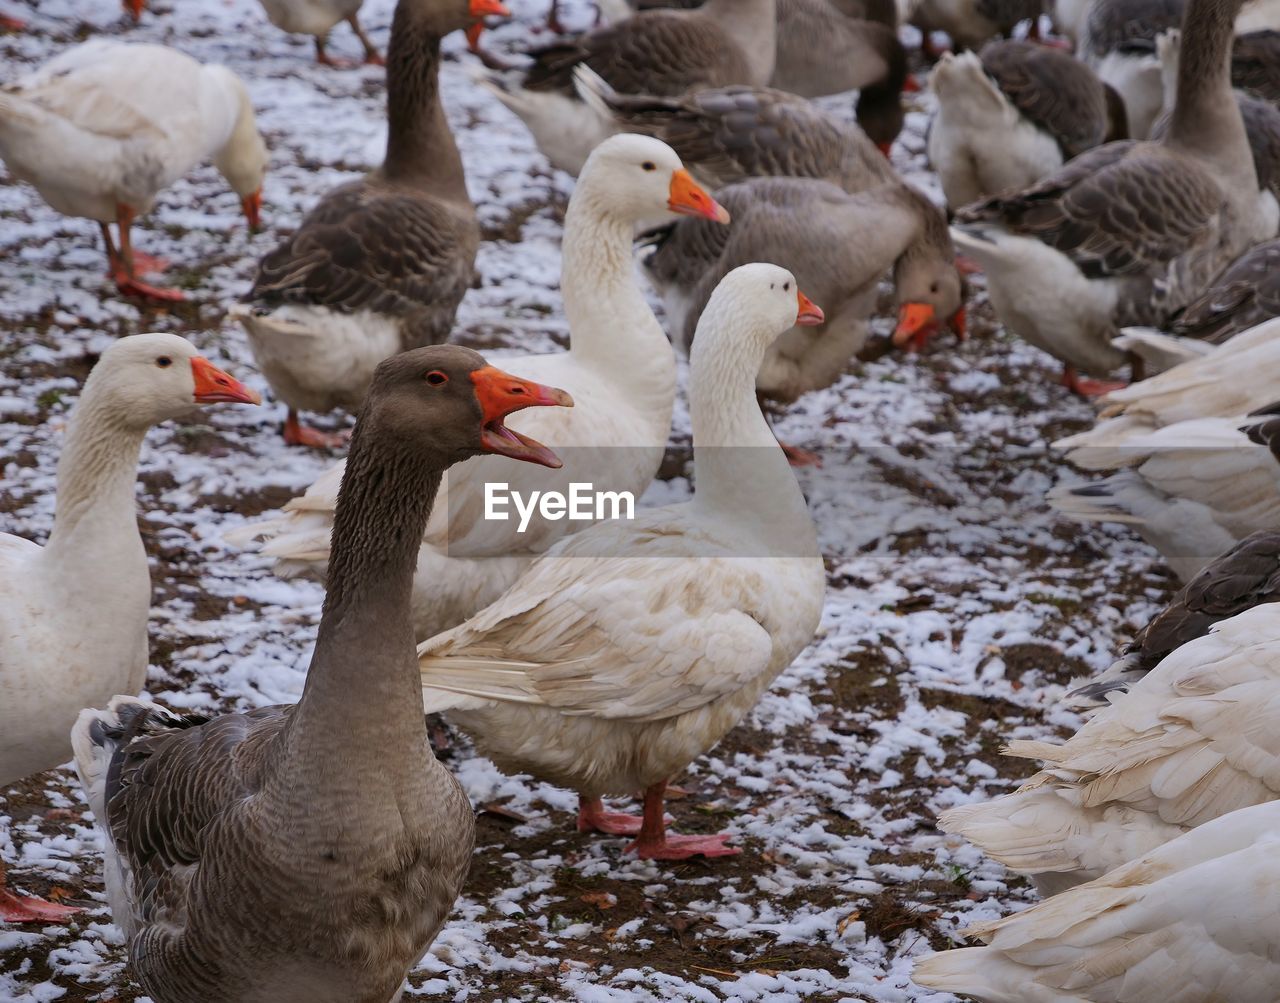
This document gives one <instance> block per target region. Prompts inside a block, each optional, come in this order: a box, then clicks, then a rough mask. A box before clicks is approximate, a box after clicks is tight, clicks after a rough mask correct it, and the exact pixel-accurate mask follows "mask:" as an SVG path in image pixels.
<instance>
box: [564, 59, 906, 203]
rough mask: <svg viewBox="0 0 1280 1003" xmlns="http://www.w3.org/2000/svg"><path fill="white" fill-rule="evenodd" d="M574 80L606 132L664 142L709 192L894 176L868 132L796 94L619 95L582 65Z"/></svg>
mask: <svg viewBox="0 0 1280 1003" xmlns="http://www.w3.org/2000/svg"><path fill="white" fill-rule="evenodd" d="M577 76H578V90H579V92H580V93H581V94H582V96H583V99H584V100H585V101H586V103H587V105H588V106H589V107H591V108H592V109H593V110H595V111H596V112H597V113H598V114H600V115H601V116H602V118H603V119H604V121H605V122H606V123H607V125H606V127H607V128H609V129H613V130H616V131H619V132H638V133H641V134H642V135H646V136H654V137H655V138H657V139H661V140H662V141H663V142H665V143H666V144H667V145H668V146H670V147H671V148H672V149H674V150H675V151H676V152H677V153H678V154H679V155H680V159H681V160H682V161H684V163H685V166H686V167H688V168H689V170H690V171H691V172H692V173H693V174H694V176H695V177H697V178H698V180H699V181H701V182H702V183H703V184H705V185H707V186H708V187H710V188H719V187H722V186H724V185H728V184H732V183H733V182H735V181H741V180H743V179H744V178H751V177H771V176H772V177H803V178H821V179H823V180H825V181H830V182H831V183H832V184H835V185H839V186H840V187H841V188H843V189H844V190H845V191H848V192H857V191H863V190H864V189H867V188H871V187H874V186H875V185H878V184H884V183H885V182H888V181H892V180H894V179H895V178H896V177H897V174H896V173H895V172H894V170H893V168H892V167H891V166H890V165H889V162H888V161H887V160H886V159H885V158H884V157H882V156H881V155H880V154H879V153H878V152H877V151H876V147H875V145H874V144H873V143H872V142H871V140H869V139H868V138H867V135H866V133H864V132H863V131H862V130H861V129H859V128H858V127H857V126H853V125H850V124H848V123H847V122H843V121H841V120H840V119H838V118H836V117H835V116H834V115H830V114H828V113H827V112H825V111H823V110H822V109H821V108H819V107H818V106H817V105H815V104H814V103H813V102H811V101H808V100H806V99H805V98H802V97H797V96H796V95H794V94H788V93H786V92H784V91H778V90H772V89H770V88H764V87H746V86H738V87H719V88H715V89H712V90H703V91H696V92H694V93H692V94H686V95H684V96H683V97H676V98H662V97H649V96H647V95H639V94H637V95H631V94H619V93H617V92H616V91H614V90H613V88H611V87H610V86H609V85H608V84H607V83H605V82H604V81H603V80H602V79H600V77H599V76H597V75H596V74H594V73H593V72H592V71H591V70H590V69H588V68H587V67H585V66H584V67H579V68H578V70H577Z"/></svg>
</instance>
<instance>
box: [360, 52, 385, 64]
mask: <svg viewBox="0 0 1280 1003" xmlns="http://www.w3.org/2000/svg"><path fill="white" fill-rule="evenodd" d="M364 65H365V66H386V65H387V57H386V56H384V55H382V53H380V52H370V53H369V54H368V55H366V56H365V57H364Z"/></svg>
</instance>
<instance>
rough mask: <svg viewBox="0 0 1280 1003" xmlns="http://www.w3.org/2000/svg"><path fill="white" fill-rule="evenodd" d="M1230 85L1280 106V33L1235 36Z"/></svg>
mask: <svg viewBox="0 0 1280 1003" xmlns="http://www.w3.org/2000/svg"><path fill="white" fill-rule="evenodd" d="M1231 83H1232V84H1234V85H1235V86H1236V87H1239V88H1240V89H1241V90H1242V91H1248V92H1249V93H1250V94H1252V95H1253V96H1254V97H1258V98H1261V99H1262V100H1264V101H1270V102H1271V103H1272V104H1277V103H1280V31H1251V32H1249V34H1247V35H1237V36H1236V39H1235V41H1234V42H1233V43H1232V46H1231Z"/></svg>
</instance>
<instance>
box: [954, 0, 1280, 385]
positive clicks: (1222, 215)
mask: <svg viewBox="0 0 1280 1003" xmlns="http://www.w3.org/2000/svg"><path fill="white" fill-rule="evenodd" d="M1239 6H1240V0H1191V3H1190V5H1189V6H1188V7H1187V15H1186V22H1185V25H1184V28H1183V33H1184V36H1185V37H1186V38H1187V39H1188V42H1187V44H1186V46H1185V47H1184V51H1183V53H1182V60H1181V66H1180V69H1179V78H1178V101H1177V105H1176V107H1175V109H1174V114H1173V118H1172V120H1171V122H1170V125H1169V132H1168V134H1167V135H1166V136H1164V137H1163V138H1162V139H1160V140H1153V141H1146V142H1128V141H1126V142H1118V143H1107V144H1106V145H1104V146H1099V147H1095V148H1094V149H1092V150H1089V151H1087V152H1086V153H1084V154H1081V155H1080V156H1078V157H1076V158H1075V159H1074V160H1072V161H1070V162H1069V163H1067V164H1065V165H1064V166H1063V167H1062V169H1061V170H1059V171H1056V172H1054V173H1053V174H1051V175H1050V176H1049V177H1047V178H1045V179H1044V180H1042V181H1040V182H1039V183H1038V184H1036V185H1034V186H1032V187H1031V188H1027V189H1024V190H1022V191H1018V192H1004V193H1001V194H998V195H996V196H993V197H992V198H990V199H987V200H985V201H982V202H978V203H975V204H974V205H972V206H968V207H966V208H964V209H962V210H961V211H960V212H959V213H957V215H956V220H957V224H956V226H955V227H954V228H953V236H954V239H955V241H956V246H957V249H958V250H959V251H960V253H962V254H964V255H966V256H968V257H971V258H974V259H976V260H977V261H978V262H979V263H981V264H982V266H983V267H984V269H985V270H986V272H987V280H988V288H989V290H990V295H991V302H992V304H993V305H994V306H995V308H996V311H997V313H998V314H999V315H1000V318H1001V320H1002V321H1003V322H1004V323H1005V324H1006V326H1008V327H1009V328H1010V329H1011V330H1012V331H1014V332H1015V333H1016V334H1018V335H1020V336H1021V337H1023V338H1025V339H1026V340H1027V341H1029V342H1030V343H1031V344H1033V345H1035V346H1037V347H1038V348H1041V349H1043V350H1044V351H1047V352H1049V353H1050V354H1051V355H1054V356H1056V357H1057V358H1059V359H1060V360H1061V361H1062V362H1063V363H1064V364H1065V366H1066V371H1065V378H1064V381H1065V383H1066V384H1067V386H1068V387H1069V388H1070V389H1072V390H1074V391H1076V392H1080V393H1086V394H1090V393H1097V392H1100V391H1105V390H1106V389H1108V386H1107V385H1105V384H1104V385H1099V384H1096V383H1092V382H1090V381H1082V380H1081V379H1080V378H1079V376H1078V374H1077V370H1078V369H1084V370H1087V371H1095V372H1107V371H1110V370H1112V369H1114V368H1116V367H1117V366H1119V365H1120V364H1121V363H1123V362H1124V361H1126V355H1125V353H1124V352H1122V351H1121V350H1120V349H1118V348H1116V347H1114V346H1113V345H1112V344H1111V339H1112V338H1113V337H1114V336H1115V335H1116V333H1117V329H1118V328H1119V327H1123V326H1128V325H1134V324H1148V325H1154V326H1157V327H1158V326H1161V325H1162V324H1164V323H1165V322H1166V321H1167V320H1169V319H1170V318H1171V317H1172V316H1173V315H1174V314H1175V313H1176V312H1177V311H1178V310H1180V309H1181V308H1182V307H1184V306H1185V305H1186V304H1187V303H1189V302H1191V300H1192V299H1194V298H1195V297H1196V296H1197V295H1199V294H1200V293H1201V292H1202V291H1203V290H1204V288H1205V287H1207V286H1208V285H1209V283H1210V282H1211V281H1212V280H1213V278H1214V277H1215V276H1216V275H1217V274H1218V272H1220V271H1221V270H1222V269H1223V268H1225V267H1226V266H1227V264H1229V263H1230V262H1231V261H1232V260H1233V259H1234V258H1235V257H1236V256H1237V255H1238V254H1239V253H1240V252H1241V251H1243V250H1244V249H1245V248H1246V247H1248V246H1249V245H1250V244H1251V243H1254V242H1255V241H1256V240H1258V239H1263V238H1264V237H1265V236H1267V235H1266V234H1263V233H1258V232H1257V230H1256V226H1257V220H1258V219H1259V202H1260V199H1261V195H1260V193H1259V189H1258V180H1257V174H1256V173H1255V171H1254V168H1253V160H1252V157H1251V155H1250V151H1249V142H1248V138H1247V137H1246V135H1245V131H1244V124H1243V122H1242V121H1241V118H1240V112H1239V110H1238V108H1237V107H1236V104H1235V98H1234V95H1233V94H1232V92H1231V81H1230V79H1229V74H1228V72H1227V53H1228V48H1229V46H1230V42H1231V22H1232V19H1233V18H1234V16H1235V14H1236V11H1237V10H1238V9H1239ZM1166 206H1168V207H1170V208H1168V209H1166ZM1272 224H1274V219H1273V220H1272ZM1113 387H1114V384H1113V385H1111V388H1113Z"/></svg>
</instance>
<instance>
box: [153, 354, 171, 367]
mask: <svg viewBox="0 0 1280 1003" xmlns="http://www.w3.org/2000/svg"><path fill="white" fill-rule="evenodd" d="M156 365H157V366H159V367H160V368H161V369H168V368H169V367H170V366H172V365H173V360H172V359H171V358H169V356H167V355H162V356H160V358H158V359H156Z"/></svg>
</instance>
